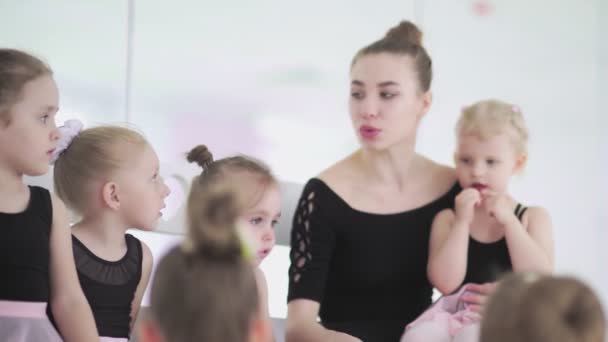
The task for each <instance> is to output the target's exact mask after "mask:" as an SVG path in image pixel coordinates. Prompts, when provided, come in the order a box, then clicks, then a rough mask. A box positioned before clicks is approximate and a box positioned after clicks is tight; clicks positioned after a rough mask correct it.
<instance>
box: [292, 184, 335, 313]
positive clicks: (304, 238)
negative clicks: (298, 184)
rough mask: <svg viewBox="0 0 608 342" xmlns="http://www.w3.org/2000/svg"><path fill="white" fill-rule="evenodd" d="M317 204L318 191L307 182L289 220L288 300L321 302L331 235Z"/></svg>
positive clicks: (332, 233) (323, 213)
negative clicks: (290, 223)
mask: <svg viewBox="0 0 608 342" xmlns="http://www.w3.org/2000/svg"><path fill="white" fill-rule="evenodd" d="M321 202H322V201H321V195H320V194H319V192H318V189H315V187H314V185H313V184H311V182H309V183H308V184H307V185H306V187H304V191H303V192H302V196H301V197H300V200H299V201H298V206H297V208H296V212H295V214H294V217H293V225H292V230H291V251H290V259H291V266H290V267H289V294H288V299H287V300H288V301H291V300H293V299H298V298H305V299H312V300H315V301H318V302H321V300H322V299H323V293H324V291H325V282H326V279H327V273H328V267H329V262H330V259H331V254H332V251H333V246H334V240H335V234H334V230H333V229H332V227H331V225H330V223H329V222H328V220H327V216H326V215H325V212H324V209H326V208H323V206H322V205H321Z"/></svg>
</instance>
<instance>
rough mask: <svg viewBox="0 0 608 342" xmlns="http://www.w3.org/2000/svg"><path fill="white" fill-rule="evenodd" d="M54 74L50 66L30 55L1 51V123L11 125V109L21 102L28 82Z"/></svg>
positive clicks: (17, 51) (7, 50)
mask: <svg viewBox="0 0 608 342" xmlns="http://www.w3.org/2000/svg"><path fill="white" fill-rule="evenodd" d="M52 74H53V72H52V71H51V68H50V67H49V66H48V65H46V64H45V63H44V62H43V61H41V60H40V59H38V58H36V57H34V56H32V55H30V54H28V53H25V52H23V51H19V50H14V49H0V122H2V123H4V124H8V123H10V118H11V117H10V114H11V113H10V111H11V108H12V107H13V105H15V103H17V102H19V100H20V98H21V96H22V94H21V93H22V91H23V87H24V86H25V84H26V83H27V82H30V81H32V80H34V79H36V78H38V77H41V76H44V75H52Z"/></svg>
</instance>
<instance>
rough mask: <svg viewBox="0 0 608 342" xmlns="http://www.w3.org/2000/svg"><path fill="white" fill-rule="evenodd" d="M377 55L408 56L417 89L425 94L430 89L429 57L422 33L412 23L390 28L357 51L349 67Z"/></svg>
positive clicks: (403, 22) (430, 68)
mask: <svg viewBox="0 0 608 342" xmlns="http://www.w3.org/2000/svg"><path fill="white" fill-rule="evenodd" d="M379 53H389V54H394V55H404V56H410V57H411V58H412V59H413V61H414V67H415V70H416V74H417V75H418V86H419V89H420V90H421V91H422V92H427V91H428V90H429V89H430V88H431V81H432V79H433V68H432V61H431V57H430V56H429V54H428V53H427V51H426V49H425V48H424V47H423V46H422V32H421V31H420V30H419V29H418V27H417V26H416V25H415V24H414V23H412V22H410V21H407V20H404V21H402V22H400V23H399V24H398V25H397V26H395V27H393V28H391V29H390V30H389V31H388V32H387V33H386V35H385V36H384V37H383V38H382V39H380V40H378V41H375V42H373V43H372V44H370V45H368V46H366V47H364V48H362V49H361V50H359V52H357V54H356V55H355V57H354V58H353V61H352V63H351V67H352V66H353V65H355V63H356V62H357V61H358V60H359V58H361V57H363V56H366V55H371V54H379Z"/></svg>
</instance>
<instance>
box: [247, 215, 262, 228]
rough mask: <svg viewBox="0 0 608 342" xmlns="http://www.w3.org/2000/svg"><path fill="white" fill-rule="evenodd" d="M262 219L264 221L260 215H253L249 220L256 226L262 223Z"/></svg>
mask: <svg viewBox="0 0 608 342" xmlns="http://www.w3.org/2000/svg"><path fill="white" fill-rule="evenodd" d="M262 221H264V220H263V219H262V218H261V217H254V218H252V219H251V220H250V221H249V222H251V224H253V225H255V226H257V225H259V224H260V223H262Z"/></svg>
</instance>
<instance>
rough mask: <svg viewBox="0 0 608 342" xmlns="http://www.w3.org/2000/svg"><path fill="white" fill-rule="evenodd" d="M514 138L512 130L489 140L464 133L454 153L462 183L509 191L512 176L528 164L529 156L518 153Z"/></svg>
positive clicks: (479, 188) (492, 189)
mask: <svg viewBox="0 0 608 342" xmlns="http://www.w3.org/2000/svg"><path fill="white" fill-rule="evenodd" d="M511 139H512V138H511V137H510V136H509V134H508V133H502V134H498V135H495V136H492V137H489V138H487V139H482V138H480V137H479V136H478V135H476V134H461V135H460V136H459V138H458V147H457V149H456V153H455V155H454V158H455V162H456V172H457V174H458V180H459V182H460V185H461V186H462V187H463V188H469V187H473V188H476V189H477V190H479V191H482V190H489V191H491V192H495V193H500V194H503V193H506V192H507V188H508V184H509V179H510V178H511V176H512V175H513V174H514V173H515V172H517V171H518V170H520V169H521V168H522V167H523V165H524V163H525V156H523V155H518V153H517V151H516V149H515V146H514V144H513V142H512V140H511Z"/></svg>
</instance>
